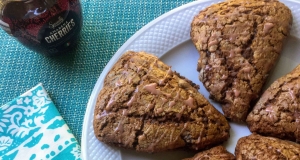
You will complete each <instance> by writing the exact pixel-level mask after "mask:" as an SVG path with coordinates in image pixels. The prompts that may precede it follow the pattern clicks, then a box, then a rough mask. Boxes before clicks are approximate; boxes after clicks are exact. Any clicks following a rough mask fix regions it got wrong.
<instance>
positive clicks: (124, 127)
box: [93, 51, 230, 152]
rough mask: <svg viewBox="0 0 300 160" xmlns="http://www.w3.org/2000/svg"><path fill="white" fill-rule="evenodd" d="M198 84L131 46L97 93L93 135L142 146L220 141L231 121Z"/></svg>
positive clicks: (164, 147)
mask: <svg viewBox="0 0 300 160" xmlns="http://www.w3.org/2000/svg"><path fill="white" fill-rule="evenodd" d="M198 89H199V86H198V85H196V84H194V83H193V82H192V81H190V80H188V79H186V78H184V77H183V76H180V75H179V74H178V73H176V72H174V71H172V70H171V67H169V66H168V65H166V64H164V63H163V62H161V61H160V60H159V59H158V58H157V57H155V56H153V55H150V54H147V53H145V52H132V51H128V52H126V53H125V54H124V55H123V56H122V57H121V58H120V59H119V60H118V61H117V62H116V64H115V65H114V66H113V67H112V69H111V70H110V71H109V73H108V74H107V76H106V78H105V80H104V86H103V88H102V90H101V91H100V93H99V95H98V99H97V103H96V106H95V110H94V122H93V125H94V133H95V136H96V137H97V138H98V139H99V140H100V141H102V142H105V143H108V144H112V145H116V146H119V147H125V148H133V149H135V150H137V151H143V152H159V151H165V150H171V149H175V148H182V147H185V148H190V149H193V150H201V149H205V148H207V147H211V146H214V145H217V144H220V143H222V142H224V141H226V140H227V139H228V138H229V130H230V126H229V124H228V122H227V120H226V118H225V117H224V116H223V115H222V114H221V113H220V112H218V111H217V110H216V109H215V108H214V107H213V106H212V105H211V104H210V103H209V101H208V100H207V99H205V98H204V96H202V95H201V94H200V93H199V92H198Z"/></svg>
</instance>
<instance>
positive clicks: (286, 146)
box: [235, 134, 300, 160]
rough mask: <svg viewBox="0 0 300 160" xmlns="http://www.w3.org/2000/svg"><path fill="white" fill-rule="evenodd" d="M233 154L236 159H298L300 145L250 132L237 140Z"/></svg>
mask: <svg viewBox="0 0 300 160" xmlns="http://www.w3.org/2000/svg"><path fill="white" fill-rule="evenodd" d="M235 156H236V159H237V160H253V159H255V160H266V159H272V160H273V159H274V160H284V159H289V160H300V145H299V144H297V143H293V142H291V141H285V140H281V139H277V138H271V137H263V136H260V135H258V134H252V135H250V136H247V137H243V138H241V139H239V140H238V143H237V146H236V148H235Z"/></svg>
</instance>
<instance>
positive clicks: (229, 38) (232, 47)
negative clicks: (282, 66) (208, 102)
mask: <svg viewBox="0 0 300 160" xmlns="http://www.w3.org/2000/svg"><path fill="white" fill-rule="evenodd" d="M291 24H292V14H291V11H290V10H289V9H288V8H287V7H286V6H285V5H284V4H282V3H280V2H279V1H276V0H229V1H225V2H222V3H219V4H215V5H212V6H210V7H208V8H206V9H205V10H203V11H201V12H200V13H199V14H198V15H197V16H195V18H194V20H193V22H192V25H191V27H192V28H191V38H192V41H193V43H194V44H195V46H196V48H197V50H198V51H199V53H200V59H199V60H198V71H199V72H200V74H199V79H200V80H201V81H202V82H203V84H204V86H205V87H206V88H207V90H208V91H209V93H210V95H211V98H213V99H215V100H216V101H218V102H221V103H222V108H223V111H224V113H225V116H226V117H228V118H230V119H232V120H233V121H245V120H246V117H247V113H248V111H249V109H250V104H251V103H252V102H254V101H255V100H256V99H257V98H258V97H259V94H260V91H261V88H262V86H263V84H264V82H265V80H266V77H267V75H268V73H269V72H270V70H271V69H272V67H273V66H274V65H275V63H276V61H277V59H278V57H279V55H280V52H281V49H282V44H283V40H284V39H285V38H286V37H287V35H288V34H289V30H290V26H291Z"/></svg>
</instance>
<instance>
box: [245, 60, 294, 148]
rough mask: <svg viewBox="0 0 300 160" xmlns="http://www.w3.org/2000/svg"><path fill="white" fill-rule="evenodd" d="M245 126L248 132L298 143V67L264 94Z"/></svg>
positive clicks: (274, 83) (278, 80)
mask: <svg viewBox="0 0 300 160" xmlns="http://www.w3.org/2000/svg"><path fill="white" fill-rule="evenodd" d="M247 124H248V126H249V129H250V131H251V132H256V133H259V134H262V135H266V136H272V137H278V138H281V139H287V140H291V141H296V142H298V143H299V142H300V65H298V66H297V67H296V68H295V69H294V70H293V71H291V72H290V73H288V74H287V75H285V76H283V77H281V78H279V79H277V80H276V81H275V82H273V84H272V85H271V86H270V87H269V88H268V89H267V90H266V91H265V92H264V94H263V95H262V97H261V98H260V99H259V101H258V102H257V104H256V105H255V106H254V108H253V110H252V111H251V112H250V114H249V115H248V117H247Z"/></svg>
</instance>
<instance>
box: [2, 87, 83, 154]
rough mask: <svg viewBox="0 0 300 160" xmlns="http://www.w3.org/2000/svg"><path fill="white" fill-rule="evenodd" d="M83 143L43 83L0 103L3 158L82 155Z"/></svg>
mask: <svg viewBox="0 0 300 160" xmlns="http://www.w3.org/2000/svg"><path fill="white" fill-rule="evenodd" d="M80 155H81V152H80V146H79V145H78V142H77V141H76V139H75V138H74V135H73V134H72V133H71V131H70V129H69V127H68V126H67V124H66V123H65V121H64V120H63V119H62V117H61V116H60V114H59V112H58V111H57V109H56V107H55V105H54V104H53V102H52V101H51V99H50V97H49V96H48V94H47V92H46V90H45V89H44V87H43V86H42V84H38V85H37V86H36V87H34V88H32V89H31V90H29V91H27V92H26V93H24V94H23V95H21V96H20V97H18V98H16V99H14V100H13V101H11V102H9V103H7V104H5V105H4V106H2V107H0V160H6V159H28V160H34V159H38V160H40V159H66V160H73V159H74V160H77V159H79V160H80V159H81V158H80Z"/></svg>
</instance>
